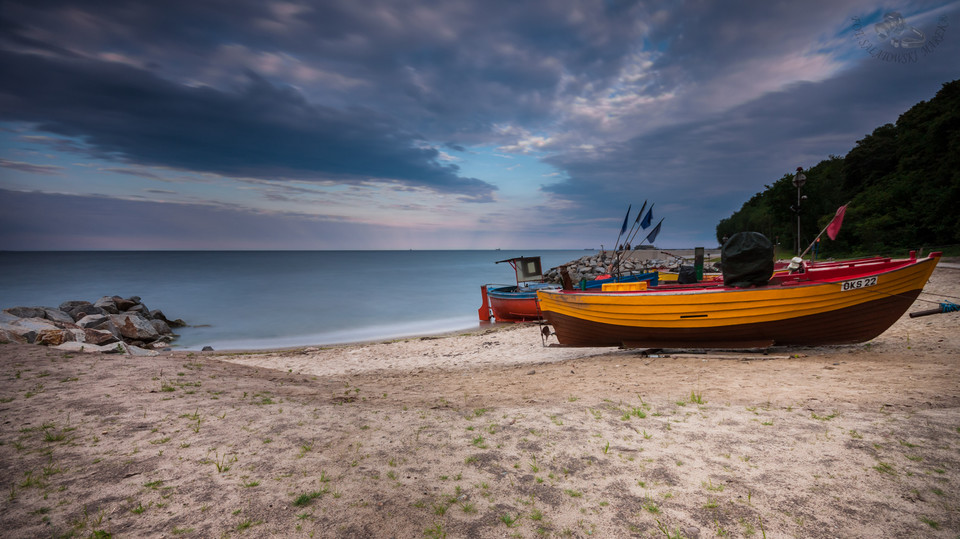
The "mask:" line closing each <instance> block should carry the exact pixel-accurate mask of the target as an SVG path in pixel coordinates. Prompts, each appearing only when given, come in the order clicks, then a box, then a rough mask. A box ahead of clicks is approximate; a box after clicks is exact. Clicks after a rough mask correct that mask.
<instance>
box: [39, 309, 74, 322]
mask: <svg viewBox="0 0 960 539" xmlns="http://www.w3.org/2000/svg"><path fill="white" fill-rule="evenodd" d="M43 317H44V318H46V319H47V320H53V321H54V322H62V323H64V324H73V317H72V316H70V315H69V314H67V313H65V312H63V311H61V310H60V309H52V308H50V307H44V308H43Z"/></svg>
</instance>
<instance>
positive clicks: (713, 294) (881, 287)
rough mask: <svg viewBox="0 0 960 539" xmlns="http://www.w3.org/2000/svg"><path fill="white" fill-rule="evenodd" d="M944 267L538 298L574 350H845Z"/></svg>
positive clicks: (880, 326) (930, 264) (898, 312)
mask: <svg viewBox="0 0 960 539" xmlns="http://www.w3.org/2000/svg"><path fill="white" fill-rule="evenodd" d="M938 261H939V253H934V255H932V256H930V257H927V258H924V259H920V260H916V259H910V260H904V261H902V262H903V263H902V264H899V265H897V264H888V265H886V266H884V267H883V269H882V270H881V269H880V268H876V269H875V270H871V269H870V267H869V266H865V269H862V270H858V269H856V268H852V269H850V270H848V271H847V272H846V273H844V274H842V275H840V274H837V275H836V276H834V277H832V278H827V279H823V280H820V279H819V277H818V280H804V279H802V278H793V277H789V278H783V279H782V282H779V283H773V284H771V285H768V286H764V287H759V288H749V289H735V288H728V287H724V286H720V285H716V286H709V285H708V286H699V287H695V288H683V287H656V288H653V289H651V290H649V291H646V292H612V293H603V292H594V293H591V292H571V291H562V290H544V291H540V292H538V298H539V302H540V310H541V312H542V313H543V316H544V318H545V319H546V320H547V322H548V323H549V324H551V325H553V326H554V330H555V332H556V334H557V338H558V340H559V341H560V344H563V345H568V346H625V347H641V346H642V347H659V348H664V347H678V346H686V347H691V346H692V347H702V348H741V347H765V346H772V345H823V344H849V343H856V342H863V341H867V340H870V339H872V338H874V337H876V336H878V335H880V334H881V333H883V332H884V331H885V330H886V329H887V328H889V327H890V326H891V325H892V324H893V323H894V322H896V320H897V319H898V318H900V316H902V315H903V313H904V312H906V310H907V309H908V308H909V307H910V305H911V304H913V302H914V300H915V299H916V298H917V296H918V295H919V294H920V291H921V290H922V289H923V286H924V284H925V283H926V282H927V280H928V279H929V278H930V274H931V273H932V272H933V269H934V268H935V267H936V264H937V262H938ZM894 262H897V261H894ZM875 266H876V265H875ZM894 266H896V267H894ZM891 267H893V269H890V268H891ZM871 271H872V272H871ZM810 273H811V274H814V273H816V272H815V271H813V272H810ZM834 273H836V272H834ZM845 283H846V284H845Z"/></svg>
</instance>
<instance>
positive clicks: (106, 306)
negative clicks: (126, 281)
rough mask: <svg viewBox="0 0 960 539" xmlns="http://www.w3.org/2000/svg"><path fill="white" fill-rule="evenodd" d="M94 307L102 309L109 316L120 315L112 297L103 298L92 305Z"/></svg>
mask: <svg viewBox="0 0 960 539" xmlns="http://www.w3.org/2000/svg"><path fill="white" fill-rule="evenodd" d="M93 306H94V307H99V308H101V309H103V311H104V312H106V313H109V314H120V310H119V309H117V303H116V301H115V300H114V298H113V296H103V297H102V298H100V299H98V300H97V301H95V302H94V303H93Z"/></svg>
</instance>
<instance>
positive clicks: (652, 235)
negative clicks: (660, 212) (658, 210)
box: [646, 208, 663, 245]
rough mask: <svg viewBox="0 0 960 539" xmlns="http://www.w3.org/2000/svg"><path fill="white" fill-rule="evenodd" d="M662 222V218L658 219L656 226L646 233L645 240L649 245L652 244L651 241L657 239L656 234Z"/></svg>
mask: <svg viewBox="0 0 960 539" xmlns="http://www.w3.org/2000/svg"><path fill="white" fill-rule="evenodd" d="M651 209H653V208H651ZM662 224H663V219H660V222H659V223H657V226H655V227H653V230H651V231H650V233H649V234H647V240H646V241H647V243H649V244H650V245H653V242H655V241H657V235H658V234H660V225H662Z"/></svg>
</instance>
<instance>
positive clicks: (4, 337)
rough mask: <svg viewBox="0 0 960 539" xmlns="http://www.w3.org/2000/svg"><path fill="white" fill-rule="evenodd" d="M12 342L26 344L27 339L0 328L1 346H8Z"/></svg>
mask: <svg viewBox="0 0 960 539" xmlns="http://www.w3.org/2000/svg"><path fill="white" fill-rule="evenodd" d="M11 342H15V343H20V344H26V343H27V339H26V338H24V337H22V336H20V335H17V334H16V333H14V332H12V331H10V330H8V329H3V328H0V344H7V343H11Z"/></svg>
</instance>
